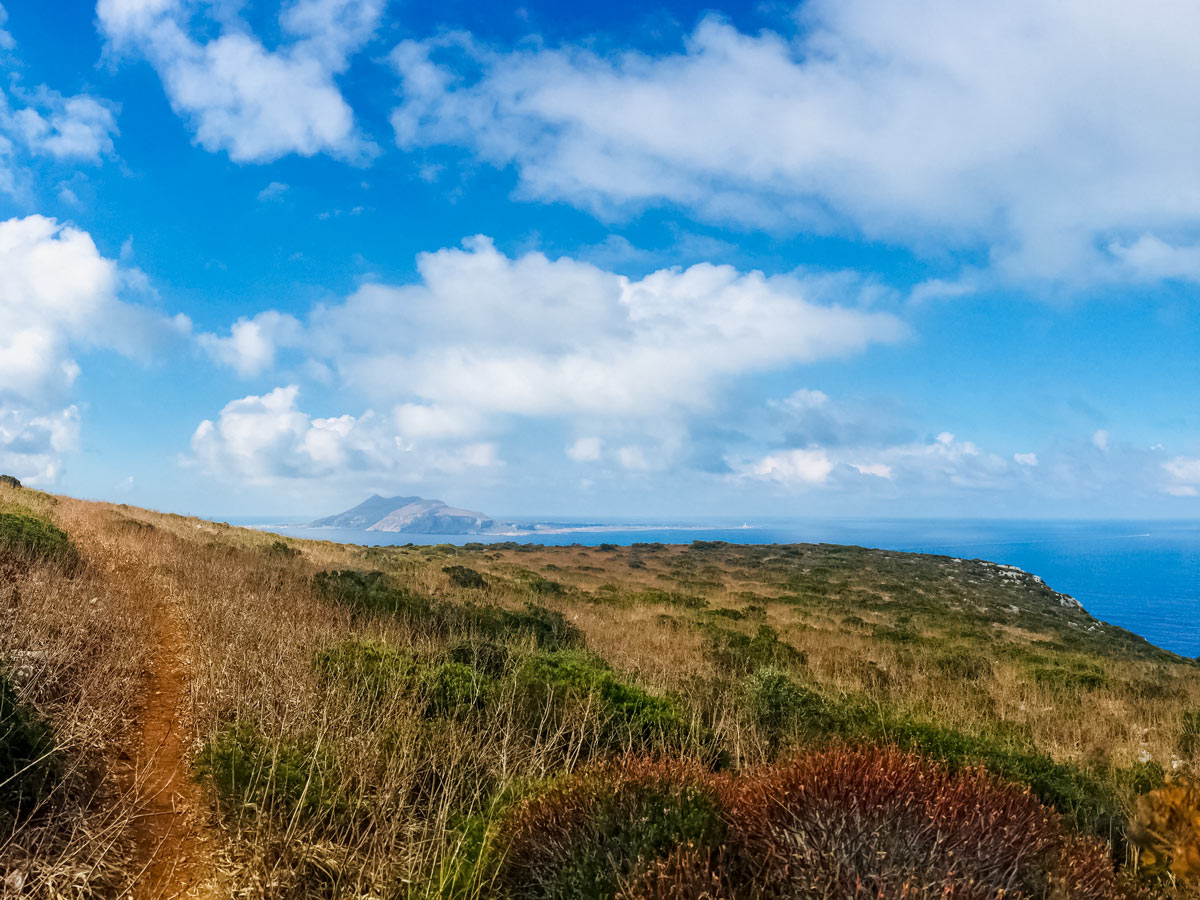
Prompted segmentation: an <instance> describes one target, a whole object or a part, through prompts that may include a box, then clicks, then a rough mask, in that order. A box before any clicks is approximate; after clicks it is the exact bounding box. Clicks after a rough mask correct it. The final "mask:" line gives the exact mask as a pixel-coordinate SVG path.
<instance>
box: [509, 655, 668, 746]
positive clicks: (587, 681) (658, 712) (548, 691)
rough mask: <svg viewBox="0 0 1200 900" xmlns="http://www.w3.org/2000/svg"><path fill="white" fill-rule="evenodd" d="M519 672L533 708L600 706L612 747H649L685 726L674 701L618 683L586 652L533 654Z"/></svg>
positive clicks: (605, 734) (635, 686)
mask: <svg viewBox="0 0 1200 900" xmlns="http://www.w3.org/2000/svg"><path fill="white" fill-rule="evenodd" d="M518 675H519V680H520V684H521V688H522V692H523V694H524V695H525V697H526V699H527V701H529V702H531V704H532V705H533V707H534V708H535V709H537V710H541V709H544V708H545V707H546V706H547V705H548V704H554V705H556V706H557V705H563V704H591V705H593V706H594V705H595V704H599V714H600V716H601V718H603V719H604V720H605V721H604V738H605V740H606V741H607V742H609V743H611V744H613V745H621V744H624V743H626V742H631V743H633V744H636V745H641V746H651V745H654V744H657V743H659V742H661V741H663V740H671V739H678V738H679V737H680V736H682V734H683V733H684V732H685V730H686V729H685V726H684V722H683V717H682V716H681V714H680V711H679V709H678V707H677V706H676V704H675V703H674V702H673V701H671V700H669V699H667V698H666V697H658V696H655V695H654V694H650V693H648V692H647V691H645V690H643V689H642V688H640V687H638V686H637V685H632V684H627V683H626V682H623V681H621V680H620V679H619V678H618V677H617V676H616V674H615V673H613V671H612V670H611V669H609V668H608V666H606V665H605V664H604V663H603V662H602V661H600V660H599V659H597V658H596V657H594V656H591V655H589V654H586V653H581V652H579V651H575V650H555V651H549V652H539V653H535V654H533V655H532V656H531V657H529V659H528V660H527V661H526V663H525V666H524V668H523V669H522V670H521V672H520V673H518Z"/></svg>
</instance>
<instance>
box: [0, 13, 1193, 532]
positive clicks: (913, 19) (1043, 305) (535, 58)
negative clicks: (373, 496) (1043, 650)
mask: <svg viewBox="0 0 1200 900" xmlns="http://www.w3.org/2000/svg"><path fill="white" fill-rule="evenodd" d="M4 8H5V11H6V20H5V21H4V23H3V28H4V32H3V40H2V41H0V44H2V47H0V64H2V65H3V66H4V68H5V70H6V72H7V75H8V77H7V79H6V81H5V82H4V99H3V106H2V107H0V207H3V208H2V209H0V470H2V471H10V472H12V473H13V474H16V475H18V476H19V477H21V478H23V479H25V480H27V481H28V482H30V483H32V484H36V485H39V486H42V487H45V488H47V489H51V490H56V491H61V492H65V493H70V494H75V495H81V496H87V497H98V498H105V499H112V500H117V501H122V502H129V503H137V504H142V505H148V506H153V507H157V508H163V509H169V510H175V511H181V512H193V513H200V514H206V515H213V516H239V515H255V514H263V515H274V514H287V515H305V514H309V513H312V514H317V513H325V512H331V511H335V510H338V509H340V508H344V507H346V506H349V505H352V504H353V503H355V502H357V501H358V500H359V499H361V497H362V496H365V495H366V494H368V493H372V492H379V493H398V494H399V493H404V494H409V493H420V494H424V495H426V496H436V497H441V498H443V499H445V500H447V501H450V502H452V503H456V504H461V505H465V506H469V507H472V508H480V509H484V510H486V511H488V512H490V513H492V514H496V515H518V514H540V515H565V516H573V517H574V516H615V517H620V516H622V515H628V516H638V517H651V518H653V517H661V518H675V517H685V516H728V517H754V516H781V515H821V516H825V515H839V516H842V515H846V516H857V515H865V516H871V515H886V516H923V515H940V516H956V515H970V516H986V515H995V516H1113V517H1121V516H1129V517H1137V516H1148V517H1152V516H1172V517H1175V516H1195V515H1196V513H1197V505H1198V504H1200V499H1197V495H1198V494H1200V415H1198V414H1197V409H1196V400H1195V395H1196V388H1197V386H1198V385H1200V377H1198V375H1200V372H1198V369H1200V361H1198V360H1200V353H1198V352H1197V351H1198V350H1200V337H1198V336H1200V328H1198V327H1197V325H1198V324H1200V323H1198V322H1197V319H1198V317H1200V313H1198V304H1197V297H1196V294H1197V283H1198V281H1200V115H1198V113H1200V101H1198V100H1197V99H1196V96H1195V91H1194V89H1193V87H1194V85H1195V84H1196V83H1197V79H1198V78H1200V60H1198V59H1197V58H1196V55H1195V53H1194V49H1193V47H1192V46H1191V42H1190V39H1189V35H1192V34H1194V33H1195V32H1196V28H1197V26H1200V21H1197V20H1200V12H1198V11H1197V10H1196V9H1195V8H1194V7H1192V5H1190V4H1184V3H1177V4H1176V3H1169V2H1159V3H1154V4H1150V5H1141V6H1134V5H1124V6H1118V5H1105V6H1101V7H1096V6H1095V4H1086V3H1082V2H1073V0H1072V2H1067V0H1060V2H1052V3H1045V2H1033V0H1017V2H1013V3H1009V4H975V3H961V2H951V0H907V2H905V3H894V2H885V0H837V2H834V0H810V2H807V3H803V4H800V5H794V4H774V3H772V4H761V3H760V4H730V5H725V6H720V7H709V6H701V5H693V4H687V3H680V2H676V3H669V4H656V5H647V4H632V3H628V4H619V3H617V4H614V3H603V4H601V3H592V4H581V3H577V4H570V5H564V4H555V3H526V4H523V5H521V6H515V7H505V6H502V5H500V4H478V3H469V2H448V3H442V4H408V3H403V2H385V0H287V2H284V3H282V4H281V3H278V2H266V3H251V2H240V0H212V2H191V0H99V2H98V3H97V4H92V3H87V2H81V0H80V2H69V3H64V4H61V5H60V6H58V7H56V15H55V16H54V17H53V18H51V17H50V16H47V15H46V13H45V5H44V4H41V3H33V2H15V0H9V2H7V3H6V4H5V7H4Z"/></svg>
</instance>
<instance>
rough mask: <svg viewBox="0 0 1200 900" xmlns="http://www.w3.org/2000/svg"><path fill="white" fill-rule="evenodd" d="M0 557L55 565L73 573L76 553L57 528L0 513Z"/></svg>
mask: <svg viewBox="0 0 1200 900" xmlns="http://www.w3.org/2000/svg"><path fill="white" fill-rule="evenodd" d="M0 556H11V557H15V558H17V559H21V560H28V561H32V562H39V563H44V564H49V565H53V566H58V567H60V568H62V569H63V570H65V571H68V572H73V571H74V570H75V569H77V568H78V567H79V551H78V550H76V549H75V545H74V544H72V543H71V539H70V538H69V537H67V533H66V532H65V531H63V530H62V529H61V528H56V527H55V526H54V525H51V524H50V523H49V522H47V521H45V520H44V519H39V518H37V517H36V516H28V515H22V514H20V513H0Z"/></svg>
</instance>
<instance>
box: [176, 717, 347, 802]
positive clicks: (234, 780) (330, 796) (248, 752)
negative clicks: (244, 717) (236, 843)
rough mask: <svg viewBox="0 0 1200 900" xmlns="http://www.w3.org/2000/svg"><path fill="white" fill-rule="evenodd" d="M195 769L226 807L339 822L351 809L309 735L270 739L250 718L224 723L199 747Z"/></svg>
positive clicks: (328, 762) (322, 753)
mask: <svg viewBox="0 0 1200 900" xmlns="http://www.w3.org/2000/svg"><path fill="white" fill-rule="evenodd" d="M196 772H197V775H198V776H199V777H201V778H204V779H207V780H208V781H209V782H210V783H211V784H212V786H213V789H214V790H215V791H216V793H217V796H218V797H219V798H220V800H221V801H222V803H224V804H225V805H226V806H227V808H228V811H230V812H232V813H235V814H236V813H240V812H242V811H248V812H251V813H253V814H255V815H262V816H267V817H273V818H278V819H281V820H285V821H286V820H289V819H291V818H292V817H293V816H296V815H300V816H303V817H304V818H305V819H307V820H308V821H310V822H313V823H318V824H325V825H337V824H338V823H343V822H345V821H346V819H347V817H348V816H349V815H350V813H351V812H352V805H351V803H350V801H349V800H348V798H347V796H346V794H345V792H344V790H343V788H342V786H341V784H340V783H339V780H338V778H337V773H336V771H335V770H334V767H333V765H332V764H331V763H330V761H329V759H328V757H327V755H326V754H325V753H324V752H323V751H322V750H321V749H320V748H319V747H318V746H317V745H316V743H315V742H313V741H307V740H304V741H291V742H289V741H274V742H272V741H271V740H269V739H268V738H267V736H266V735H264V734H262V733H261V732H259V731H258V730H257V729H255V728H254V727H253V726H252V725H250V724H248V723H245V722H243V723H240V724H239V725H237V726H236V727H232V728H227V729H226V730H224V731H222V732H220V733H219V734H217V735H216V736H215V737H213V738H212V739H211V740H210V741H209V742H208V743H207V744H205V745H204V747H203V748H202V749H201V751H200V754H199V756H198V757H197V760H196Z"/></svg>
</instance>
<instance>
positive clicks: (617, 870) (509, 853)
mask: <svg viewBox="0 0 1200 900" xmlns="http://www.w3.org/2000/svg"><path fill="white" fill-rule="evenodd" d="M502 828H503V831H504V832H505V833H507V834H508V835H509V836H510V837H509V839H508V841H507V846H506V848H505V853H504V857H503V862H502V863H501V864H500V866H499V870H498V872H497V876H496V887H497V888H498V893H499V894H500V895H501V896H505V897H510V898H512V900H611V898H613V897H616V896H617V892H618V890H619V889H620V887H621V885H622V884H623V883H624V882H625V881H627V880H628V879H629V878H630V877H631V876H633V875H635V874H637V873H638V872H640V871H641V870H643V869H645V868H646V867H647V866H649V865H650V864H652V863H653V862H654V861H655V860H658V859H660V858H663V857H665V856H667V855H668V854H670V853H671V852H672V851H673V850H675V848H677V847H679V846H681V845H683V846H687V845H694V846H704V847H712V846H716V845H717V844H719V842H720V840H721V838H722V832H723V828H722V823H721V819H720V814H719V809H718V799H717V794H716V790H715V788H714V786H713V784H712V780H711V778H709V777H707V776H706V773H704V772H703V771H702V770H700V769H697V768H695V767H692V766H688V765H687V764H685V763H679V762H665V761H656V760H649V759H640V758H627V759H624V760H621V761H619V762H615V763H609V764H607V765H604V766H600V767H597V768H594V769H589V770H586V771H584V772H583V773H580V774H578V775H575V776H572V777H569V778H565V779H561V780H559V781H556V782H553V783H551V784H550V785H549V786H548V787H547V788H545V789H544V790H543V791H541V792H540V793H539V794H537V795H536V796H534V797H533V798H531V799H529V800H527V801H526V802H525V803H523V804H521V805H519V806H518V807H517V808H516V809H515V810H514V811H513V812H512V813H511V814H510V815H509V816H508V817H507V819H506V820H505V821H504V822H503V825H502Z"/></svg>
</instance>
